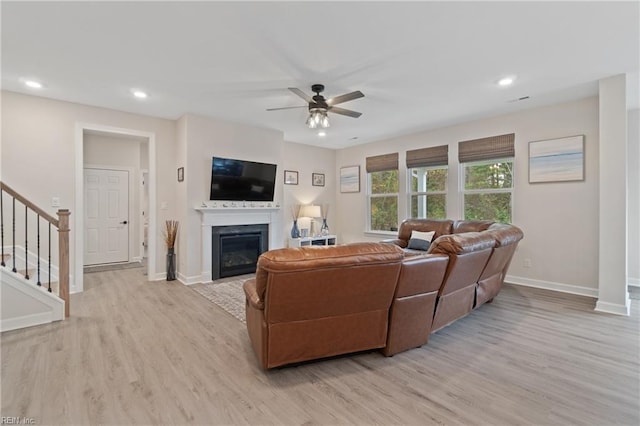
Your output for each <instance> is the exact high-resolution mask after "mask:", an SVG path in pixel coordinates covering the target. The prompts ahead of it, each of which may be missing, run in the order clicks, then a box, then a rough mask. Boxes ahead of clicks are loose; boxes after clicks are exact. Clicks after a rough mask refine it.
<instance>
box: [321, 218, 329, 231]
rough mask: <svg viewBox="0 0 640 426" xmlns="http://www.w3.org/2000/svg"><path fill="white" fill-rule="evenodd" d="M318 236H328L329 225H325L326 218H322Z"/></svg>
mask: <svg viewBox="0 0 640 426" xmlns="http://www.w3.org/2000/svg"><path fill="white" fill-rule="evenodd" d="M320 234H322V235H329V225H327V218H326V217H325V218H322V227H321V228H320Z"/></svg>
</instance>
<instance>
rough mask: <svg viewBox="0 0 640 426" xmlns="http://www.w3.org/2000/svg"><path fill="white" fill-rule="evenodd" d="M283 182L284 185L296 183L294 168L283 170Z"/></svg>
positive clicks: (296, 173) (296, 174) (296, 175)
mask: <svg viewBox="0 0 640 426" xmlns="http://www.w3.org/2000/svg"><path fill="white" fill-rule="evenodd" d="M284 184H285V185H297V184H298V172H296V171H294V170H285V171H284Z"/></svg>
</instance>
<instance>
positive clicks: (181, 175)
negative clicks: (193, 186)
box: [178, 167, 184, 182]
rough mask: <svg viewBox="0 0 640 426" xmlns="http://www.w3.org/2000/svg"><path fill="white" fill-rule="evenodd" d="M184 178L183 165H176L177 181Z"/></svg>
mask: <svg viewBox="0 0 640 426" xmlns="http://www.w3.org/2000/svg"><path fill="white" fill-rule="evenodd" d="M183 180H184V167H178V182H182V181H183Z"/></svg>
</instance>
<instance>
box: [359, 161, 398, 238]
mask: <svg viewBox="0 0 640 426" xmlns="http://www.w3.org/2000/svg"><path fill="white" fill-rule="evenodd" d="M397 172H398V177H400V170H397ZM371 173H376V172H368V173H367V229H366V230H365V234H367V233H369V234H375V233H390V234H397V232H394V231H384V230H381V229H371V199H372V198H379V197H394V196H395V197H396V198H397V199H398V210H397V211H396V223H398V227H399V226H400V203H399V201H400V182H398V192H390V193H384V194H372V193H371Z"/></svg>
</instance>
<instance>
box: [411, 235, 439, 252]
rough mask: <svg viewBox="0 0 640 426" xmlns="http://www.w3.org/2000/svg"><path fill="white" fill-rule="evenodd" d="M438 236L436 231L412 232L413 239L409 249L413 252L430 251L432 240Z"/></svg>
mask: <svg viewBox="0 0 640 426" xmlns="http://www.w3.org/2000/svg"><path fill="white" fill-rule="evenodd" d="M435 234H436V231H430V232H420V231H411V239H410V240H409V245H407V248H410V249H413V250H425V251H426V250H429V246H430V245H431V240H432V239H433V236H434V235H435Z"/></svg>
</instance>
